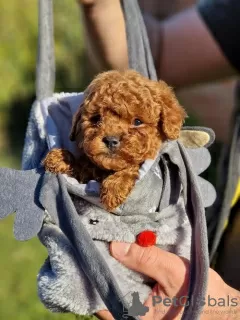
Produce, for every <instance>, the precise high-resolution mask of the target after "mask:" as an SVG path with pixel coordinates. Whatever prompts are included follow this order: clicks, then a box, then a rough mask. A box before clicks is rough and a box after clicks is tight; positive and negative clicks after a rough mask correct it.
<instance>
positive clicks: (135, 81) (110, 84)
mask: <svg viewBox="0 0 240 320" xmlns="http://www.w3.org/2000/svg"><path fill="white" fill-rule="evenodd" d="M185 116H186V114H185V111H184V110H183V108H182V107H181V106H180V105H179V103H178V101H177V99H176V97H175V95H174V93H173V92H172V90H171V88H170V87H168V86H167V84H166V83H165V82H163V81H160V82H157V81H152V80H149V79H147V78H145V77H143V76H142V75H140V74H139V73H137V72H135V71H133V70H128V71H125V72H118V71H109V72H104V73H102V74H100V75H98V76H97V77H96V78H95V79H94V80H93V81H92V83H91V84H90V85H89V87H88V88H87V90H86V91H85V99H84V102H83V104H82V106H81V107H80V108H79V111H78V112H77V113H76V115H75V117H74V119H73V126H72V131H71V135H70V139H71V140H72V141H73V140H76V142H77V145H78V147H79V148H80V149H83V151H84V153H85V154H86V155H87V156H88V157H89V159H90V160H91V161H92V162H93V163H95V164H96V165H97V166H99V167H100V168H103V169H106V170H113V171H119V170H122V169H124V168H126V167H128V166H130V165H140V164H141V163H143V162H144V161H145V160H146V159H153V158H154V157H155V156H156V153H157V151H158V150H159V148H160V145H161V143H162V142H163V141H164V140H166V139H177V138H178V136H179V133H180V130H181V126H182V123H183V121H184V118H185Z"/></svg>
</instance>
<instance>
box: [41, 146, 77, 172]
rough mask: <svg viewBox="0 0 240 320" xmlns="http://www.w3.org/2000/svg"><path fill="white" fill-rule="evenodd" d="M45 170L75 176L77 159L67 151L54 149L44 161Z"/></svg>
mask: <svg viewBox="0 0 240 320" xmlns="http://www.w3.org/2000/svg"><path fill="white" fill-rule="evenodd" d="M43 165H44V167H45V170H46V171H48V172H52V173H56V174H57V173H66V174H67V175H69V176H71V177H73V176H74V165H75V159H74V156H73V155H72V154H71V152H70V151H68V150H66V149H52V150H51V151H49V153H48V154H47V156H46V158H45V159H44V160H43Z"/></svg>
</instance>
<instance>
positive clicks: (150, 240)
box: [136, 230, 157, 247]
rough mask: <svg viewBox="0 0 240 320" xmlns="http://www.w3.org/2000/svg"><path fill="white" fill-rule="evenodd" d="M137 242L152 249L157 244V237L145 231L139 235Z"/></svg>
mask: <svg viewBox="0 0 240 320" xmlns="http://www.w3.org/2000/svg"><path fill="white" fill-rule="evenodd" d="M136 240H137V244H139V245H140V246H141V247H150V246H154V245H155V244H156V240H157V236H156V233H154V232H153V231H150V230H145V231H143V232H140V233H139V234H138V235H137V239H136Z"/></svg>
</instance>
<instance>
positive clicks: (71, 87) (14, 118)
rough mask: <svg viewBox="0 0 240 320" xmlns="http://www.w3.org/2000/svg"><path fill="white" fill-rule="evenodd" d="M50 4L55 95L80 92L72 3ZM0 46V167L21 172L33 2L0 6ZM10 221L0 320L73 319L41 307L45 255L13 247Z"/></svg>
mask: <svg viewBox="0 0 240 320" xmlns="http://www.w3.org/2000/svg"><path fill="white" fill-rule="evenodd" d="M53 2H54V18H55V20H54V32H55V53H56V66H57V75H56V91H80V90H81V89H82V88H83V87H84V86H85V84H86V82H87V78H86V76H85V74H86V69H85V68H84V66H85V61H84V50H83V41H82V33H81V24H80V21H79V20H80V15H79V10H78V7H77V4H76V1H74V0H72V1H69V0H61V1H53ZM0 41H1V46H0V79H1V86H0V166H1V167H12V168H20V156H21V151H22V146H23V141H24V134H25V129H26V124H27V119H28V115H29V111H30V107H31V104H32V102H33V100H34V94H35V93H34V90H35V64H36V55H37V51H36V49H37V0H21V1H19V0H10V1H4V0H0ZM13 218H14V217H13V216H12V217H9V218H7V219H5V220H4V221H1V222H0V319H9V320H12V319H14V320H40V319H41V320H42V319H45V320H54V319H55V320H63V319H65V320H71V319H76V316H74V315H70V314H53V313H51V312H49V311H48V310H46V309H45V307H44V306H43V305H42V304H41V302H40V301H39V299H38V297H37V283H36V277H37V273H38V271H39V269H40V267H41V265H42V263H43V262H44V260H45V259H46V257H47V252H46V250H45V248H44V247H43V246H42V245H41V244H40V242H39V241H38V239H33V240H31V241H28V242H17V241H16V240H15V239H14V238H13V232H12V228H13ZM93 318H94V317H84V316H79V317H78V319H82V320H83V319H93Z"/></svg>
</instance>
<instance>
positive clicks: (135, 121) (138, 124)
mask: <svg viewBox="0 0 240 320" xmlns="http://www.w3.org/2000/svg"><path fill="white" fill-rule="evenodd" d="M133 124H134V126H136V127H138V126H140V125H141V124H143V122H142V121H141V120H140V119H134V120H133Z"/></svg>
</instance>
